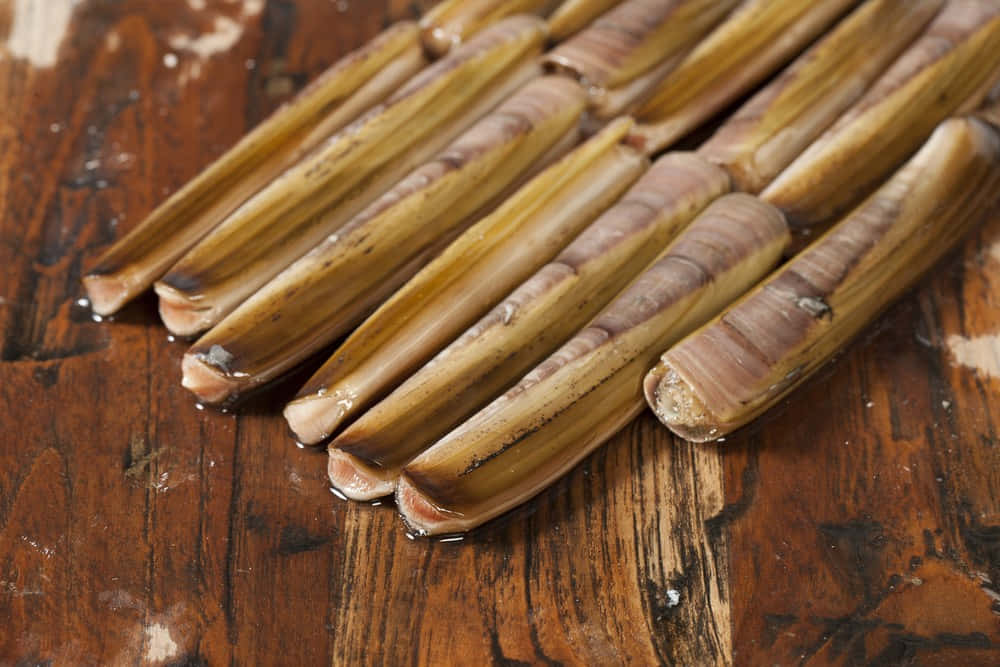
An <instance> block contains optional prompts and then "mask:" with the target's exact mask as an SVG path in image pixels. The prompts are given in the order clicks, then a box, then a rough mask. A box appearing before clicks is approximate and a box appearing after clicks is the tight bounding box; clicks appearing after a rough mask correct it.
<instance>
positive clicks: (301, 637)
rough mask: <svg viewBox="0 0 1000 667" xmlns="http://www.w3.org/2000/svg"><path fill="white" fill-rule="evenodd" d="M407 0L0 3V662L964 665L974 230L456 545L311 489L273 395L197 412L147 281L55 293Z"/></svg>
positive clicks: (981, 578)
mask: <svg viewBox="0 0 1000 667" xmlns="http://www.w3.org/2000/svg"><path fill="white" fill-rule="evenodd" d="M430 4H431V2H429V1H428V2H404V1H400V0H384V1H381V2H348V3H337V2H330V1H329V0H268V1H267V2H264V1H263V0H260V1H258V0H239V1H237V2H229V1H227V0H204V1H200V0H183V1H182V0H176V1H173V0H172V1H171V2H162V1H160V0H122V1H121V2H109V1H107V0H87V1H85V2H82V3H79V4H78V5H74V3H73V2H71V0H46V1H45V2H44V3H39V2H31V1H29V2H21V1H19V0H18V1H15V0H0V43H4V44H5V46H3V47H0V99H3V100H4V104H3V105H0V206H2V215H0V424H2V426H3V429H2V431H0V628H2V630H0V664H8V663H17V662H18V661H24V662H26V663H39V662H44V661H52V662H53V664H69V665H77V664H168V663H171V664H212V665H215V664H226V663H236V664H246V663H250V664H257V663H262V664H306V663H308V664H315V663H321V662H329V663H332V664H345V663H347V664H355V663H361V664H400V663H431V664H447V663H454V662H456V661H461V662H463V663H473V664H474V663H482V664H508V663H517V662H520V663H529V664H535V663H547V662H548V663H551V662H559V663H566V664H615V663H620V662H625V661H628V662H632V663H638V664H656V663H664V664H716V663H719V664H726V663H730V662H735V663H737V664H772V663H777V664H790V663H794V662H800V661H806V662H816V663H828V662H832V663H840V664H857V663H864V662H876V663H878V662H881V663H882V664H901V663H906V662H908V661H909V662H918V663H920V664H937V663H940V664H945V663H961V664H990V663H995V662H997V660H998V657H997V650H996V646H997V643H998V641H1000V636H998V627H997V615H996V611H997V610H1000V606H998V605H997V601H998V600H1000V594H998V593H996V592H995V589H996V586H997V585H1000V584H994V583H992V582H997V581H998V577H1000V547H998V546H997V545H998V539H1000V538H998V534H1000V533H998V531H1000V529H998V527H997V526H998V525H1000V517H998V516H997V513H998V511H1000V508H998V506H997V503H998V500H997V498H998V495H997V485H998V481H1000V480H998V475H1000V472H998V470H1000V467H998V465H997V464H998V463H1000V462H998V460H997V456H998V454H997V448H996V445H997V435H996V423H997V417H998V415H997V412H996V410H997V408H996V407H994V403H995V401H992V400H991V399H992V397H993V396H994V395H995V394H996V392H997V388H998V384H997V383H998V382H1000V368H998V366H1000V363H998V362H997V359H1000V343H998V342H997V333H996V332H997V331H998V330H1000V327H998V319H1000V315H998V314H997V313H998V312H1000V309H998V307H997V306H998V299H997V296H996V295H997V294H1000V291H998V288H1000V284H998V283H997V278H996V276H997V275H1000V274H998V272H997V269H998V267H1000V251H998V250H997V248H998V247H1000V220H998V222H995V223H993V224H992V225H990V226H989V227H988V228H987V229H985V230H984V231H983V233H982V234H981V235H979V236H978V237H977V238H975V239H972V240H970V242H969V243H968V244H967V246H966V250H965V254H964V255H963V256H962V258H960V259H959V260H955V261H953V262H952V263H951V264H949V265H948V266H947V267H946V268H945V269H942V270H941V271H939V272H938V275H936V276H934V277H933V278H932V279H930V280H929V281H928V282H927V283H926V284H925V285H924V286H923V287H922V288H921V289H919V290H918V291H917V293H916V294H915V295H913V296H911V297H908V298H907V299H906V300H905V302H904V303H903V304H902V305H900V306H899V307H897V308H895V309H893V310H892V311H891V312H890V313H889V314H888V315H887V316H886V317H885V318H883V319H882V320H881V321H880V324H879V326H878V327H877V329H876V331H874V332H873V333H871V334H870V335H869V336H867V337H866V339H865V340H864V341H861V342H860V343H859V344H857V345H855V346H854V347H853V348H852V349H851V350H850V351H849V352H848V353H846V354H845V355H844V356H843V357H842V358H841V359H840V360H839V361H838V362H837V364H835V365H833V366H832V367H831V368H830V369H829V370H828V371H826V372H825V373H824V374H823V376H822V377H821V378H820V379H818V380H817V381H815V382H812V383H810V384H809V385H808V386H807V387H805V388H804V389H803V390H802V391H801V392H799V393H798V394H797V395H796V396H794V397H793V398H792V399H790V400H789V401H788V402H787V404H786V405H785V406H784V407H783V408H782V409H781V410H779V411H778V414H775V415H772V416H769V417H768V418H767V419H765V420H764V423H762V424H758V425H755V426H753V427H751V428H750V429H748V430H747V431H746V432H743V433H739V434H736V435H735V436H733V437H731V438H729V440H728V442H726V443H724V444H722V445H719V446H713V447H701V448H699V447H695V446H692V445H688V444H685V443H679V442H676V441H675V440H674V439H672V438H671V437H669V436H668V435H667V434H666V432H665V431H664V430H663V429H662V428H660V427H659V426H658V425H657V424H656V423H655V421H654V420H653V419H652V418H651V417H649V416H644V417H643V418H641V419H640V420H638V421H637V422H636V423H635V424H633V425H632V426H630V427H629V428H627V429H626V430H625V431H624V432H623V433H622V434H621V435H620V436H619V437H617V438H615V439H614V441H612V442H611V443H609V444H608V446H606V447H605V448H603V449H602V450H600V451H599V452H597V453H596V454H595V455H594V456H592V457H591V458H590V459H588V460H587V461H586V462H585V463H584V464H583V465H581V466H580V467H579V468H578V469H576V470H575V471H573V472H572V473H571V474H570V475H568V476H567V478H566V479H564V480H562V481H561V482H559V483H558V484H557V485H555V486H554V487H553V488H552V489H549V490H548V491H546V492H544V493H543V494H541V495H540V496H539V497H538V498H537V499H536V500H535V501H533V502H531V503H529V504H528V505H526V506H525V507H523V508H521V509H519V510H516V511H515V512H513V513H511V514H510V515H509V516H507V517H504V518H502V519H501V520H499V521H497V522H494V523H493V524H492V525H490V526H488V527H486V528H485V529H483V530H481V531H478V532H476V533H474V534H473V535H470V536H469V537H468V538H467V539H466V540H465V541H463V542H459V543H441V542H428V541H421V540H411V539H408V538H407V536H406V534H405V532H404V531H403V530H402V526H401V525H400V523H399V521H398V520H397V519H396V516H395V513H394V511H393V509H392V508H391V507H390V506H379V507H370V506H363V505H351V504H347V503H343V502H340V501H338V500H336V499H335V498H334V497H333V496H332V495H331V494H330V493H329V491H328V488H327V485H326V483H325V479H324V472H325V471H324V457H323V455H322V454H321V453H317V452H312V451H305V450H298V449H296V448H295V447H294V446H293V445H292V444H291V442H290V441H289V440H288V438H287V434H286V431H285V428H284V424H283V422H282V421H281V419H280V418H279V417H278V416H277V410H278V408H279V407H280V405H281V402H282V399H283V397H285V396H287V394H288V392H289V391H290V390H292V389H294V385H293V384H289V385H286V386H285V387H283V388H279V389H277V390H275V391H274V392H272V393H269V394H267V395H265V396H263V397H261V398H260V399H258V400H257V401H256V402H255V403H254V404H253V405H252V406H251V408H250V409H249V410H248V411H247V412H246V413H245V414H241V415H240V416H239V417H236V416H233V415H224V414H217V413H212V412H209V411H199V410H197V409H196V408H195V407H194V406H193V404H192V402H191V401H190V399H189V397H188V396H187V395H186V393H185V392H184V391H183V390H182V389H181V388H180V386H179V382H178V380H179V360H180V356H181V354H182V353H183V346H182V345H181V344H179V343H176V344H169V343H168V342H167V341H166V334H165V332H164V331H163V329H162V328H161V327H160V326H158V324H157V322H156V316H155V303H154V301H153V300H152V299H145V300H142V301H140V302H139V303H137V304H134V305H133V306H130V307H129V308H128V309H127V310H126V311H125V312H124V313H122V315H121V316H119V317H118V318H117V319H116V321H115V322H114V323H111V324H107V323H104V324H101V323H96V322H92V321H90V319H89V315H88V314H87V313H86V312H85V311H84V310H83V309H81V308H79V307H77V306H75V305H74V304H75V301H76V299H77V298H78V297H79V296H80V294H81V290H80V288H79V283H78V280H79V276H80V273H81V271H82V269H83V268H84V267H85V266H86V265H87V264H88V263H89V262H91V261H92V260H93V259H94V258H95V257H96V256H97V254H99V253H100V251H101V250H102V249H103V248H105V247H107V245H108V244H109V243H110V242H111V240H112V239H113V238H115V237H117V236H119V235H120V234H122V233H123V232H124V231H125V230H126V229H127V228H129V227H130V226H131V225H133V224H136V223H137V222H138V221H139V220H140V219H141V218H142V216H143V215H145V214H146V213H147V212H148V211H149V210H150V209H151V208H152V207H153V206H155V204H156V203H157V202H158V201H160V200H161V199H162V198H163V197H164V196H165V195H166V194H167V193H168V192H170V191H171V190H172V189H175V188H177V187H179V186H180V185H181V184H182V183H183V182H184V181H185V180H186V179H187V178H189V177H190V176H192V175H193V174H194V173H195V172H196V171H197V170H198V169H199V168H200V167H201V166H203V165H204V164H205V163H206V162H208V161H209V160H210V159H211V158H213V157H214V156H216V155H218V154H219V153H220V152H221V151H223V150H224V149H225V148H226V147H227V146H229V145H231V144H232V143H233V142H234V141H235V140H236V139H237V138H238V137H239V136H240V135H241V134H242V133H243V132H245V131H246V129H247V128H249V127H250V126H251V125H253V124H254V123H256V122H257V121H259V120H260V119H261V118H262V117H263V116H264V115H265V114H266V113H267V112H268V111H269V110H270V109H272V108H273V107H274V106H275V105H276V104H278V103H280V102H281V101H282V100H283V99H285V98H286V97H287V96H288V95H289V94H290V93H291V92H292V91H294V90H295V89H297V88H299V87H300V86H301V85H303V84H304V83H305V82H306V81H307V80H308V79H309V78H311V77H312V76H314V75H315V74H317V73H318V72H320V71H321V70H322V69H323V68H324V67H325V66H326V65H328V64H329V63H331V62H333V61H334V60H335V59H336V58H337V57H338V56H339V55H341V54H343V53H345V52H346V51H348V50H349V49H351V48H353V47H355V46H357V45H359V44H361V43H363V42H364V41H365V40H367V39H368V38H370V37H371V36H372V35H374V34H375V33H376V32H377V31H378V30H379V29H381V27H382V26H383V25H385V24H386V22H388V21H390V20H393V19H397V18H401V17H407V16H414V15H416V14H417V13H418V12H419V11H421V10H422V9H423V8H426V7H427V6H429V5H430ZM28 6H31V7H34V8H35V9H33V10H32V11H36V12H38V16H37V17H36V18H37V20H38V21H40V22H41V23H40V25H41V28H40V29H39V32H37V33H32V32H31V31H30V30H28V32H25V31H26V30H27V29H26V28H25V26H26V25H27V24H26V23H25V22H24V21H25V17H26V16H27V15H28V13H29V12H28V10H27V9H25V7H28ZM39 8H40V9H39ZM61 18H65V19H66V25H65V30H63V29H61V28H60V24H59V20H60V19H61ZM29 33H30V34H32V35H34V36H35V37H34V41H31V40H28V41H25V40H26V39H27V38H26V37H25V35H27V34H29ZM213 34H214V35H215V38H214V39H210V40H208V41H207V42H206V41H201V42H196V44H197V46H191V40H192V39H197V38H198V37H205V36H206V35H213ZM38 35H42V36H43V37H38ZM4 38H6V39H4ZM50 42H54V43H55V47H57V48H55V47H52V48H50ZM230 42H231V43H230ZM213 49H217V52H216V53H212V54H209V53H208V51H211V50H213ZM167 54H173V55H174V56H176V58H177V61H176V64H175V65H174V66H172V67H170V66H168V65H169V64H174V61H173V60H172V59H170V58H168V59H166V60H165V56H167ZM869 403H870V404H871V405H869ZM818 408H819V409H818Z"/></svg>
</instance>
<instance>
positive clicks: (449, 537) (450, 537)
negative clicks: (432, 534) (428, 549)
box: [437, 535, 465, 544]
mask: <svg viewBox="0 0 1000 667" xmlns="http://www.w3.org/2000/svg"><path fill="white" fill-rule="evenodd" d="M464 540H465V535H445V536H444V537H440V538H438V540H437V541H438V542H442V543H446V544H447V543H449V542H462V541H464Z"/></svg>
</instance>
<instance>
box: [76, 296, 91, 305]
mask: <svg viewBox="0 0 1000 667" xmlns="http://www.w3.org/2000/svg"><path fill="white" fill-rule="evenodd" d="M76 305H78V306H80V307H81V308H90V299H88V298H87V297H85V296H84V297H80V298H79V299H77V300H76Z"/></svg>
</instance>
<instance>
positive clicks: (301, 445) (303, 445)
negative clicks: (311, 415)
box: [295, 440, 306, 449]
mask: <svg viewBox="0 0 1000 667" xmlns="http://www.w3.org/2000/svg"><path fill="white" fill-rule="evenodd" d="M295 446H296V447H298V448H299V449H305V448H306V446H305V444H303V443H301V442H299V441H298V440H296V441H295Z"/></svg>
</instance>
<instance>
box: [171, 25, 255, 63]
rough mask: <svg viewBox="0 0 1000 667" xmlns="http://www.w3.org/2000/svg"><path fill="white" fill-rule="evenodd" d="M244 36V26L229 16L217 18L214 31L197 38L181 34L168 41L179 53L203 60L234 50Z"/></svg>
mask: <svg viewBox="0 0 1000 667" xmlns="http://www.w3.org/2000/svg"><path fill="white" fill-rule="evenodd" d="M242 36H243V26H242V25H241V24H239V23H237V22H236V21H234V20H233V19H231V18H229V17H228V16H217V17H215V25H214V30H212V32H206V33H204V34H201V35H199V36H197V37H191V36H189V35H184V34H179V35H174V36H173V37H171V38H170V39H169V40H168V41H169V43H170V46H171V47H172V48H174V49H176V50H177V51H187V52H188V53H193V54H195V55H197V56H199V57H201V58H211V57H212V56H214V55H215V54H216V53H225V52H227V51H229V49H231V48H233V47H234V46H235V45H236V43H237V42H238V41H240V37H242Z"/></svg>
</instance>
